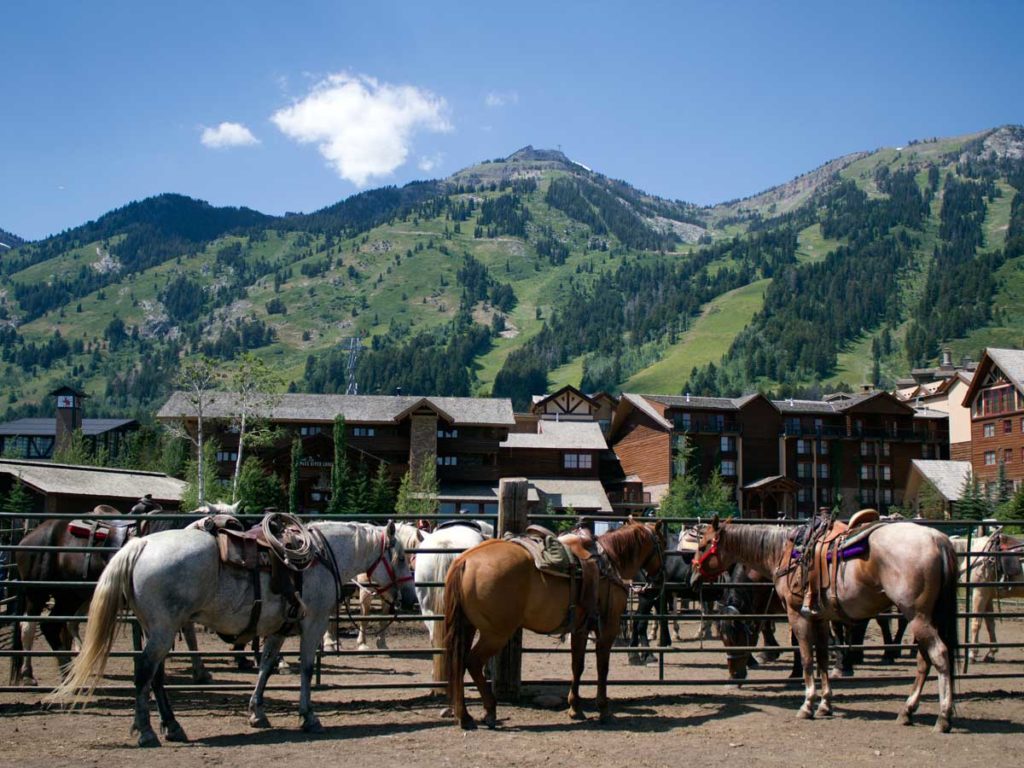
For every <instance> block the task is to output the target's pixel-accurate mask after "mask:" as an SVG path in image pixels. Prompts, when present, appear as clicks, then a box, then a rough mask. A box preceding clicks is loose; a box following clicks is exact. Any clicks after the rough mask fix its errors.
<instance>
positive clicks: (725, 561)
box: [694, 515, 959, 732]
mask: <svg viewBox="0 0 1024 768" xmlns="http://www.w3.org/2000/svg"><path fill="white" fill-rule="evenodd" d="M792 550H793V542H792V541H791V540H790V538H789V530H788V529H787V528H783V527H780V526H775V525H730V524H729V521H728V520H727V521H726V522H725V523H723V524H721V525H720V524H719V522H718V517H717V515H716V516H715V518H714V520H713V521H712V523H711V524H710V525H708V526H707V528H706V529H705V531H704V534H703V536H702V538H701V542H700V546H699V548H698V554H697V558H696V559H695V560H694V567H695V568H696V569H697V570H699V572H700V573H701V575H702V576H703V577H705V578H712V577H715V576H717V575H718V574H720V573H722V572H723V571H725V570H726V569H727V568H729V567H730V566H731V565H733V563H737V562H740V563H743V564H745V565H748V566H750V567H752V568H755V569H757V570H758V571H759V572H760V573H768V574H772V575H773V578H774V581H775V591H776V592H777V593H778V595H779V597H780V598H781V600H782V603H783V605H784V606H785V608H786V613H787V614H788V616H789V625H790V628H791V629H792V630H793V632H794V634H795V635H796V638H797V642H798V643H799V645H800V652H801V654H802V657H803V676H804V686H805V697H804V703H803V706H801V707H800V712H799V715H798V716H799V717H801V718H810V717H813V715H814V714H817V715H819V716H829V715H831V714H832V687H831V685H830V683H829V678H828V661H829V659H828V623H829V621H832V620H843V621H849V620H857V619H866V618H870V617H873V616H877V615H878V614H879V613H880V612H881V611H883V610H885V609H886V608H888V607H889V606H890V605H895V606H896V608H897V609H898V610H899V612H900V613H902V614H903V615H904V617H906V619H907V620H908V621H909V622H910V623H909V629H910V632H911V634H912V635H913V637H914V641H915V642H916V643H917V647H918V655H917V677H916V679H915V681H914V686H913V688H912V689H911V693H910V696H909V698H908V699H907V702H906V704H905V705H904V707H903V709H902V710H901V711H900V714H899V717H898V718H897V720H898V722H900V723H902V724H904V725H909V724H910V723H911V721H912V717H913V714H914V712H915V711H916V710H917V707H918V704H919V703H920V700H921V690H922V689H923V688H924V683H925V680H926V679H927V677H928V672H929V670H930V669H931V667H932V665H935V670H936V672H937V673H938V678H939V718H938V720H937V721H936V723H935V729H936V730H937V731H941V732H948V731H949V730H950V728H951V725H952V717H953V694H954V683H955V679H956V654H957V649H958V648H959V640H958V638H957V625H956V620H957V602H956V599H957V598H956V590H957V562H956V553H955V552H954V550H953V545H952V543H951V542H950V540H949V537H948V536H946V535H945V534H944V533H940V532H939V531H936V530H934V529H931V528H926V527H924V526H921V525H917V524H915V523H909V522H902V523H890V524H888V525H883V526H880V527H879V528H877V529H875V530H874V532H873V533H871V538H870V540H869V542H868V547H867V553H866V554H865V555H864V556H863V557H857V558H854V559H850V560H846V561H845V562H843V563H842V564H841V565H840V566H839V567H838V569H837V570H836V583H835V585H834V593H833V589H832V588H830V589H829V591H828V599H827V600H826V599H824V597H825V596H824V594H823V600H822V603H823V604H822V606H821V607H822V610H821V613H820V615H819V616H818V617H817V618H805V617H804V616H801V615H800V608H801V605H802V602H803V601H802V591H801V592H798V591H796V590H795V589H793V588H791V579H790V578H789V574H790V573H791V572H792V571H793V568H792V566H791V562H792V561H791V553H792ZM812 651H813V652H812ZM815 660H816V661H817V666H818V673H819V675H820V676H821V703H820V704H819V706H818V709H817V712H816V713H815V712H814V710H813V709H812V704H813V700H814V696H815V684H814V662H815Z"/></svg>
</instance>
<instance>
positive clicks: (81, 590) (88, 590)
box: [10, 497, 237, 685]
mask: <svg viewBox="0 0 1024 768" xmlns="http://www.w3.org/2000/svg"><path fill="white" fill-rule="evenodd" d="M221 506H223V505H221ZM236 506H237V505H236ZM224 508H225V509H229V510H230V511H232V512H233V511H234V510H235V507H234V506H225V507H224ZM93 513H95V514H101V515H116V514H119V511H118V510H117V509H115V508H114V507H111V506H108V505H106V504H101V505H99V506H97V507H96V508H95V509H94V510H93ZM163 513H164V510H163V508H162V507H161V506H160V505H159V504H158V503H156V502H153V501H150V500H149V499H148V497H146V498H145V499H144V500H143V501H142V502H140V503H139V504H136V505H135V506H134V507H133V508H132V512H131V514H130V516H129V517H128V518H126V519H128V520H133V521H137V524H136V533H137V535H139V536H145V535H147V534H149V533H156V532H159V531H163V530H171V529H174V528H183V527H184V526H185V525H187V524H188V523H189V522H191V521H192V519H194V517H192V516H188V515H183V516H182V517H181V518H177V519H162V520H152V519H149V518H148V516H149V515H153V514H163ZM193 514H195V513H193ZM72 522H73V521H71V520H66V519H62V518H61V519H57V518H52V519H48V520H44V521H42V522H41V523H40V524H39V525H37V526H36V527H35V528H33V529H32V530H31V531H29V532H28V533H27V534H25V536H24V537H23V538H22V539H21V545H22V546H26V547H37V546H49V547H81V546H82V539H81V538H79V537H78V536H76V535H75V534H73V533H72V532H71V531H70V530H69V526H70V525H71V523H72ZM90 546H91V547H92V548H93V550H94V551H90V552H54V551H48V552H39V551H25V550H21V551H16V553H15V556H14V563H15V567H16V568H17V572H18V579H19V580H20V581H22V582H33V581H51V582H52V581H60V582H67V586H66V587H65V586H61V587H38V586H34V585H32V584H25V585H24V586H23V587H22V590H21V594H20V595H19V602H20V603H21V612H22V613H24V614H25V615H27V616H41V615H42V613H43V610H44V609H45V608H46V605H47V603H48V602H49V601H50V599H51V598H52V599H53V608H52V609H51V610H50V613H51V614H52V615H54V616H78V615H82V616H84V614H85V611H86V609H87V607H88V605H89V601H90V600H91V599H92V594H93V587H92V585H89V584H86V585H83V584H81V582H83V581H85V582H95V581H96V580H97V579H98V578H99V577H100V574H101V573H102V572H103V568H104V567H105V566H106V564H107V562H108V561H109V560H110V558H111V557H112V555H113V553H114V550H113V549H112V548H111V547H110V546H108V543H107V540H106V539H104V540H103V541H102V542H93V543H92V544H91V545H90ZM78 624H79V622H77V621H68V622H59V621H43V622H35V621H26V622H22V626H21V627H20V631H19V628H18V627H15V632H14V645H13V649H14V650H16V651H20V650H26V651H31V650H32V646H33V645H34V641H35V636H36V631H37V626H39V625H41V627H42V634H43V637H45V638H46V641H47V643H48V644H49V645H50V648H51V649H53V650H54V651H55V652H56V653H57V664H58V668H59V669H60V670H61V671H63V670H64V669H66V668H67V665H68V664H69V663H70V662H71V655H70V654H71V651H72V649H73V648H74V647H75V645H79V646H80V645H81V642H80V638H79V637H78ZM182 634H183V635H184V637H185V642H186V644H187V645H188V648H189V650H190V651H192V652H193V655H192V656H191V663H192V679H193V680H194V681H195V682H197V683H209V682H211V681H212V680H213V678H212V676H211V675H210V673H209V672H208V671H207V670H206V668H205V667H204V665H203V661H202V659H201V658H200V657H199V656H198V655H196V654H195V652H196V651H197V650H198V647H199V646H198V644H197V642H196V633H195V627H194V626H193V625H192V624H191V623H189V624H186V625H185V626H184V627H182ZM10 683H11V685H18V684H25V685H37V682H36V679H35V671H34V670H33V668H32V657H31V656H23V657H20V656H12V657H11V671H10Z"/></svg>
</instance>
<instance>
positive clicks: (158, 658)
mask: <svg viewBox="0 0 1024 768" xmlns="http://www.w3.org/2000/svg"><path fill="white" fill-rule="evenodd" d="M150 629H151V631H150V632H149V633H148V635H147V638H146V646H145V648H143V650H142V653H141V654H139V656H138V658H137V661H136V664H135V721H134V723H133V724H132V733H138V734H139V742H138V743H139V746H140V747H159V746H160V739H159V738H158V737H157V735H156V733H155V732H154V731H153V726H152V725H151V724H150V722H149V691H150V689H151V688H152V687H153V679H154V677H156V673H157V671H158V670H159V669H160V667H161V666H162V665H163V662H164V659H165V658H166V657H167V652H168V651H169V650H170V649H171V644H172V643H173V642H174V632H173V630H170V629H168V628H167V627H161V628H158V629H156V630H155V631H154V630H152V628H150ZM161 714H163V713H162V712H161ZM172 717H173V716H172Z"/></svg>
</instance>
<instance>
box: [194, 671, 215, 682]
mask: <svg viewBox="0 0 1024 768" xmlns="http://www.w3.org/2000/svg"><path fill="white" fill-rule="evenodd" d="M193 679H194V681H195V684H196V685H210V684H211V683H212V682H213V675H211V674H210V673H209V672H203V674H201V675H199V676H197V677H195V678H193Z"/></svg>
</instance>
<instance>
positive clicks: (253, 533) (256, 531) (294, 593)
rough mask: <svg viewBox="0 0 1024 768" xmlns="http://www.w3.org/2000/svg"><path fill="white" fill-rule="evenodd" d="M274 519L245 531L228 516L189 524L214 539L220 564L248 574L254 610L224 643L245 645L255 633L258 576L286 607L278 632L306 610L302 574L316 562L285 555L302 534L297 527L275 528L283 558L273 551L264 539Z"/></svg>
mask: <svg viewBox="0 0 1024 768" xmlns="http://www.w3.org/2000/svg"><path fill="white" fill-rule="evenodd" d="M271 518H275V519H276V518H277V515H267V516H266V517H265V518H264V519H263V522H262V523H260V524H259V525H254V526H253V527H251V528H249V529H246V528H245V526H244V525H242V523H241V521H239V520H238V518H236V517H233V516H232V515H227V514H218V515H208V516H207V517H204V518H202V519H200V520H197V521H196V522H194V523H192V524H191V525H190V526H189V528H196V529H198V530H201V531H206V532H207V533H209V534H211V535H212V536H214V537H215V538H216V540H217V554H218V556H219V557H220V562H221V563H222V564H223V565H225V566H227V567H229V568H236V569H239V570H243V571H248V572H249V573H250V574H251V580H252V585H253V594H254V599H253V606H252V609H251V611H250V614H249V623H248V625H247V626H246V628H245V629H244V630H242V632H241V633H239V634H238V635H236V636H235V637H233V638H227V637H225V638H224V639H225V640H226V641H227V642H231V643H246V642H248V641H249V640H250V639H252V637H253V636H254V635H255V633H256V626H257V624H258V623H259V618H260V613H261V611H262V608H263V594H262V592H263V588H262V582H261V579H260V574H261V573H269V574H270V591H271V593H273V594H275V595H281V596H282V597H283V598H284V599H285V601H286V603H287V606H288V607H287V611H286V613H287V616H288V621H287V622H286V624H285V626H284V627H283V628H282V629H281V630H280V631H281V632H282V633H284V634H287V633H289V632H291V631H292V630H293V629H294V628H295V626H296V624H297V622H298V621H299V619H301V618H302V617H303V616H304V615H305V613H306V606H305V605H304V604H303V602H302V598H301V597H300V595H301V593H302V572H303V571H304V570H305V569H306V568H308V567H309V566H310V565H311V564H312V563H313V562H314V561H315V558H309V559H308V560H304V561H302V562H296V561H294V560H291V559H289V558H288V556H287V553H288V552H289V550H291V549H292V548H293V547H292V546H290V545H294V544H295V543H296V542H297V541H298V540H299V538H300V537H302V536H303V535H304V531H303V530H302V528H301V527H299V526H297V525H286V526H283V527H278V528H277V529H276V531H275V535H276V536H277V537H278V540H279V542H280V544H282V545H283V550H284V556H282V554H281V553H280V552H279V551H278V548H277V547H275V545H274V542H272V541H270V540H269V539H268V538H267V536H266V530H267V529H268V522H272V521H271V520H270V519H271Z"/></svg>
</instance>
